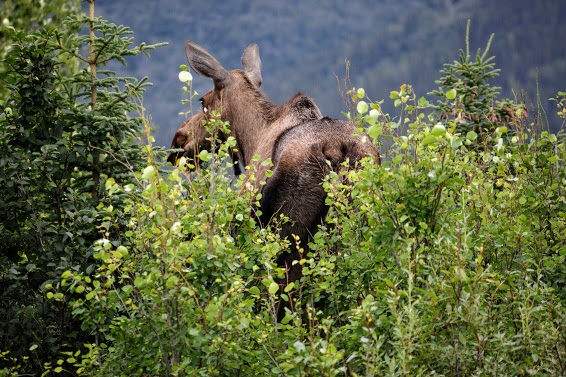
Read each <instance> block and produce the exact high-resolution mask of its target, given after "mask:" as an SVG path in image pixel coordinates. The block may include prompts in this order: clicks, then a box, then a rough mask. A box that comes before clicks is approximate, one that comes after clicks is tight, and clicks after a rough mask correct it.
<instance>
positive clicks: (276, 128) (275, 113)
mask: <svg viewBox="0 0 566 377" xmlns="http://www.w3.org/2000/svg"><path fill="white" fill-rule="evenodd" d="M227 97H228V98H227V99H229V103H228V109H229V111H228V112H227V114H226V115H227V117H226V120H228V121H229V122H230V127H231V130H232V134H233V136H234V137H235V138H236V141H237V142H238V148H239V149H240V151H239V153H240V156H239V157H240V160H241V161H242V162H244V165H246V166H248V165H251V164H252V163H253V157H254V156H255V155H259V156H260V158H261V160H265V159H267V158H271V157H272V156H271V154H272V151H273V146H274V144H275V142H276V140H277V138H278V137H279V136H280V135H281V134H282V133H284V132H285V131H286V130H288V129H290V128H293V127H295V126H296V125H298V124H301V123H304V122H307V121H311V120H315V119H321V118H322V114H321V113H320V110H319V108H318V107H317V106H316V104H315V103H314V102H313V101H312V99H310V98H309V97H308V96H306V95H304V94H302V93H297V94H295V96H293V97H292V98H291V99H290V100H289V101H288V102H286V103H284V104H283V105H279V106H278V105H275V104H274V103H273V102H271V100H269V98H267V96H266V95H265V94H264V93H263V92H262V91H261V90H259V89H257V88H255V87H254V86H253V85H249V86H248V87H247V88H246V90H242V91H240V92H238V93H237V95H228V96H227ZM262 170H263V169H262Z"/></svg>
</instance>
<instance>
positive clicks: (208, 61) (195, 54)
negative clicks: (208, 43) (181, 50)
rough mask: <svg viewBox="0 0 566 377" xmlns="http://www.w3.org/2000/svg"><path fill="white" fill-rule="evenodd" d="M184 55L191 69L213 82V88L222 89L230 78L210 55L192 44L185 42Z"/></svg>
mask: <svg viewBox="0 0 566 377" xmlns="http://www.w3.org/2000/svg"><path fill="white" fill-rule="evenodd" d="M185 53H186V54H187V60H188V61H189V65H190V66H191V68H192V69H194V70H195V72H196V73H198V74H199V75H201V76H204V77H208V78H210V79H212V80H213V81H214V86H215V87H216V88H218V89H222V88H224V87H225V86H226V83H227V81H228V80H229V78H230V75H229V74H228V71H227V70H226V69H224V67H222V64H220V63H219V62H218V60H216V59H215V58H214V57H213V56H212V55H210V54H209V53H208V51H206V50H205V49H204V48H202V47H201V46H199V45H197V44H196V43H194V42H191V41H186V42H185Z"/></svg>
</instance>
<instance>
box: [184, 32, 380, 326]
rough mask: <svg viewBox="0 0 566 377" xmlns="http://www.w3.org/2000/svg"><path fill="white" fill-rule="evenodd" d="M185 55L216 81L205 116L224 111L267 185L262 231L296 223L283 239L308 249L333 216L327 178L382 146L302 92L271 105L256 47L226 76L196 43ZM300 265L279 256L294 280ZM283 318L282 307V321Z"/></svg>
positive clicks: (244, 156)
mask: <svg viewBox="0 0 566 377" xmlns="http://www.w3.org/2000/svg"><path fill="white" fill-rule="evenodd" d="M185 52H186V54H187V59H188V61H189V64H190V66H191V67H192V68H193V70H194V71H195V72H197V73H198V74H199V75H201V76H204V77H208V78H211V79H212V80H213V81H214V88H213V89H212V90H210V91H209V92H208V93H206V94H205V95H204V96H203V97H202V99H201V102H202V104H203V111H205V112H206V113H209V112H210V110H214V109H220V110H221V118H222V120H223V121H228V122H229V123H230V133H231V134H232V135H233V136H234V137H235V139H236V141H237V143H238V152H237V153H238V159H239V160H240V161H242V162H243V164H244V166H248V165H255V166H256V169H257V170H256V177H257V180H256V181H254V182H252V184H255V185H257V186H259V182H260V181H263V180H265V181H266V184H265V185H264V186H263V188H262V199H261V201H260V206H261V212H262V215H261V218H260V220H261V222H262V225H264V226H265V225H267V224H268V223H269V222H270V221H271V220H272V219H274V218H276V217H278V216H279V214H283V215H285V216H287V217H288V218H289V219H290V220H291V222H287V223H284V224H282V225H281V230H280V235H281V237H282V238H287V239H290V240H292V239H293V238H292V235H296V236H298V237H299V240H300V248H303V249H304V250H306V249H307V243H308V242H309V241H310V240H312V236H313V235H314V234H315V233H316V231H317V228H318V225H319V224H321V223H322V222H323V221H324V218H325V217H326V214H327V211H328V206H327V205H326V204H325V199H326V192H325V191H324V189H323V187H322V185H321V183H322V181H323V179H324V177H325V176H326V174H328V173H329V172H330V171H340V170H342V169H346V168H354V167H355V166H356V163H357V162H359V161H360V160H361V159H362V158H363V157H366V156H367V157H373V158H374V159H375V161H376V162H378V163H379V162H380V155H379V151H378V149H377V147H376V146H375V145H374V144H373V143H372V142H371V140H370V138H369V137H368V136H367V135H366V134H364V133H361V132H358V131H357V130H356V127H355V126H354V125H353V124H351V123H348V122H346V121H341V120H336V119H330V118H326V117H323V116H322V114H321V112H320V110H319V109H318V107H317V106H316V104H315V103H314V102H313V100H312V99H310V98H309V97H308V96H306V95H304V94H302V93H298V94H296V95H295V96H293V98H291V99H290V100H289V101H288V102H286V103H284V104H283V105H275V104H274V103H273V102H271V101H270V100H269V99H268V98H267V97H266V96H265V94H264V93H263V92H262V91H261V90H260V89H259V86H260V84H261V60H260V58H259V48H258V47H257V45H255V44H253V45H250V46H249V47H248V48H247V49H246V51H245V52H244V55H243V57H242V64H243V66H244V70H240V69H236V70H232V71H227V70H226V69H224V68H223V67H222V65H221V64H220V63H219V62H218V61H217V60H216V59H215V58H214V57H213V56H212V55H210V54H209V53H208V52H207V51H206V50H205V49H204V48H202V47H200V46H198V45H197V44H195V43H194V42H191V41H187V42H186V43H185ZM255 155H259V156H260V160H259V161H254V159H253V157H254V156H255ZM268 158H270V159H271V161H272V163H273V166H272V167H271V170H272V171H273V175H272V176H271V177H269V178H267V177H266V171H267V170H268V169H269V168H270V167H269V166H263V165H262V164H261V162H262V161H263V160H266V159H268ZM345 162H346V163H347V167H344V166H343V164H344V163H345ZM258 188H259V187H258ZM292 244H294V242H293V241H292ZM299 259H300V249H298V248H296V247H292V248H291V252H290V253H283V254H281V255H279V256H278V258H277V264H278V265H279V266H280V267H282V268H285V269H286V271H287V277H286V279H285V280H287V282H288V281H295V280H297V279H299V278H300V277H301V275H302V273H301V270H302V268H301V266H300V265H299V264H298V263H293V262H294V261H297V260H299ZM283 315H284V311H282V310H281V306H280V311H279V313H278V318H279V319H281V318H282V316H283Z"/></svg>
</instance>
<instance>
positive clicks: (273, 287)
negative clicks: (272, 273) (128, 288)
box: [269, 282, 279, 294]
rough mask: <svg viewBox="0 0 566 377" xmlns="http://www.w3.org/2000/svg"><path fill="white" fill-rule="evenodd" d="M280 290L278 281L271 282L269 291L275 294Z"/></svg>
mask: <svg viewBox="0 0 566 377" xmlns="http://www.w3.org/2000/svg"><path fill="white" fill-rule="evenodd" d="M278 290H279V284H277V283H276V282H272V283H271V284H269V293H271V294H275V293H277V291H278Z"/></svg>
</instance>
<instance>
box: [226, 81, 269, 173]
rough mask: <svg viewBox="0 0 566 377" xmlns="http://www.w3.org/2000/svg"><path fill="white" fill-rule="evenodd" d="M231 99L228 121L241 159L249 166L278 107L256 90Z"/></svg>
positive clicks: (239, 94)
mask: <svg viewBox="0 0 566 377" xmlns="http://www.w3.org/2000/svg"><path fill="white" fill-rule="evenodd" d="M229 97H230V98H229V102H228V109H229V110H228V112H227V114H226V115H227V117H226V120H227V121H229V122H230V129H231V132H232V135H233V136H234V137H235V138H236V141H237V142H238V148H239V154H240V159H241V161H242V162H243V163H244V165H246V166H247V165H250V164H252V160H253V157H254V155H255V154H256V153H257V150H258V147H259V145H260V143H261V142H262V140H261V139H262V136H263V135H264V134H265V132H266V130H267V129H268V128H269V126H270V124H271V122H272V120H273V114H274V113H275V112H276V110H277V108H278V106H277V105H275V104H274V103H273V102H271V101H270V100H269V98H267V97H266V96H265V94H263V93H262V92H261V91H259V90H257V89H255V88H253V89H250V90H246V91H243V92H240V93H238V95H236V96H229ZM262 157H263V158H268V157H271V156H262Z"/></svg>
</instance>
